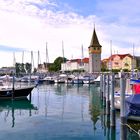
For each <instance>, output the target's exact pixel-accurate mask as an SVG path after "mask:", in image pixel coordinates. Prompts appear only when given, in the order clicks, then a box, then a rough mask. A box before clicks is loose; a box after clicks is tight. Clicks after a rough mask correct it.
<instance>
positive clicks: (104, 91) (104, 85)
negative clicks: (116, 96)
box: [103, 74, 106, 107]
mask: <svg viewBox="0 0 140 140" xmlns="http://www.w3.org/2000/svg"><path fill="white" fill-rule="evenodd" d="M105 95H106V75H105V74H104V77H103V106H104V107H105V106H106V97H105Z"/></svg>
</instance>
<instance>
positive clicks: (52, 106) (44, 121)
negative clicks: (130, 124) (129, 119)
mask: <svg viewBox="0 0 140 140" xmlns="http://www.w3.org/2000/svg"><path fill="white" fill-rule="evenodd" d="M116 121H117V124H116V130H114V129H112V128H111V127H110V125H109V123H107V122H108V119H107V117H106V116H105V115H104V109H103V107H102V102H101V100H100V96H99V88H98V87H96V86H95V85H91V86H89V85H80V86H78V85H65V84H61V85H40V86H38V87H37V88H35V89H34V90H33V91H32V99H31V102H30V101H29V100H28V99H27V100H22V101H13V102H12V101H0V140H119V139H120V120H119V113H117V120H116ZM127 135H128V139H129V140H137V139H139V138H138V136H137V135H136V134H135V133H132V132H130V131H128V134H127Z"/></svg>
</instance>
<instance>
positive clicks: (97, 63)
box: [88, 28, 102, 73]
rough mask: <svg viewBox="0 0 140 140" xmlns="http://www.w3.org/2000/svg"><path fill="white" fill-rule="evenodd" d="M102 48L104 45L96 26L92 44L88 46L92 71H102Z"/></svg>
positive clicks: (90, 69)
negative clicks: (97, 33) (100, 41)
mask: <svg viewBox="0 0 140 140" xmlns="http://www.w3.org/2000/svg"><path fill="white" fill-rule="evenodd" d="M101 49H102V46H101V45H100V44H99V41H98V38H97V35H96V31H95V28H94V31H93V35H92V38H91V43H90V46H89V47H88V51H89V72H90V73H93V72H100V71H101Z"/></svg>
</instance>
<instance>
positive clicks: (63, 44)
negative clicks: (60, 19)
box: [62, 40, 66, 71]
mask: <svg viewBox="0 0 140 140" xmlns="http://www.w3.org/2000/svg"><path fill="white" fill-rule="evenodd" d="M62 56H63V65H64V71H65V70H66V65H65V58H64V42H63V40H62Z"/></svg>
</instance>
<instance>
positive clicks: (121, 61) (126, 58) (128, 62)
mask: <svg viewBox="0 0 140 140" xmlns="http://www.w3.org/2000/svg"><path fill="white" fill-rule="evenodd" d="M105 60H106V61H105ZM136 62H137V61H136V59H135V57H133V56H132V55H130V54H113V55H111V56H110V57H109V58H108V59H104V60H102V63H103V65H106V66H105V67H106V68H107V69H108V70H111V69H114V70H115V69H116V70H121V69H127V70H129V71H130V70H132V69H135V68H136V67H137V65H136Z"/></svg>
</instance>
